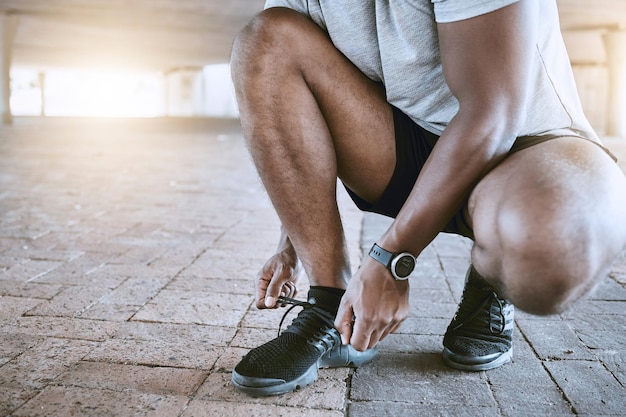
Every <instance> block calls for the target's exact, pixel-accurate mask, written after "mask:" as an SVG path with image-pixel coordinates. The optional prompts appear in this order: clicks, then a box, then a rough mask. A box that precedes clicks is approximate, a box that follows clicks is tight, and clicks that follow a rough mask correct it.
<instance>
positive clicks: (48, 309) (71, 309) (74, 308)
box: [27, 286, 111, 317]
mask: <svg viewBox="0 0 626 417" xmlns="http://www.w3.org/2000/svg"><path fill="white" fill-rule="evenodd" d="M110 292H111V290H109V289H108V288H103V287H83V286H79V287H66V288H65V289H63V290H62V291H61V292H60V293H59V294H57V295H56V296H55V297H54V298H52V299H51V300H45V301H40V302H39V303H38V304H37V306H35V307H33V308H32V309H30V310H29V311H28V312H27V315H29V316H52V317H79V316H80V315H81V314H82V313H83V312H84V311H85V310H86V309H87V308H89V307H90V306H92V305H93V304H95V303H96V302H97V301H98V300H99V299H101V298H102V297H104V296H105V295H107V294H109V293H110Z"/></svg>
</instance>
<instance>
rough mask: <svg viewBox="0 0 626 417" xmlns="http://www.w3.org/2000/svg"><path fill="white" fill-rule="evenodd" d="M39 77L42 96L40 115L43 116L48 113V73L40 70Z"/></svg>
mask: <svg viewBox="0 0 626 417" xmlns="http://www.w3.org/2000/svg"><path fill="white" fill-rule="evenodd" d="M37 77H38V79H39V95H40V98H41V112H40V115H41V116H42V117H43V116H45V115H46V73H45V72H43V71H40V72H39V73H38V74H37Z"/></svg>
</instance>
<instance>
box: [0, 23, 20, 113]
mask: <svg viewBox="0 0 626 417" xmlns="http://www.w3.org/2000/svg"><path fill="white" fill-rule="evenodd" d="M17 24H18V17H17V16H14V15H8V14H0V124H11V122H12V121H13V117H12V115H11V58H12V55H13V40H14V39H15V32H16V31H17Z"/></svg>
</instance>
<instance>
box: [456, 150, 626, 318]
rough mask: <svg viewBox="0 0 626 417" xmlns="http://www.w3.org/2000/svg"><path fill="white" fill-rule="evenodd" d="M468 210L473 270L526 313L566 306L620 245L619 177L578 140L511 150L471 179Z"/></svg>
mask: <svg viewBox="0 0 626 417" xmlns="http://www.w3.org/2000/svg"><path fill="white" fill-rule="evenodd" d="M468 208H469V215H470V219H471V223H472V225H473V228H474V232H475V237H476V240H475V244H474V247H473V250H472V262H473V263H474V266H475V268H476V269H477V271H478V272H479V273H480V274H481V275H483V276H484V277H485V278H486V279H487V280H488V281H489V282H490V283H492V284H493V285H494V286H495V287H496V288H499V289H500V290H501V291H502V293H503V294H504V295H505V296H507V297H509V298H510V299H511V301H512V302H513V303H514V304H515V305H517V306H518V307H519V308H521V309H523V310H526V311H528V312H531V313H536V314H553V313H558V312H560V311H562V310H563V309H565V308H567V307H568V306H569V305H570V304H571V303H572V302H573V301H575V300H576V299H578V298H580V297H581V296H583V295H585V294H586V293H587V292H589V290H591V289H592V288H593V287H594V286H595V284H596V283H598V282H599V281H600V280H601V279H602V278H603V277H604V276H605V275H606V273H607V272H608V269H609V267H610V265H611V263H612V262H613V261H614V259H615V257H616V256H617V255H618V254H619V253H621V252H622V251H623V250H624V249H626V222H624V219H623V216H624V213H626V179H625V177H624V175H623V173H622V172H621V171H620V170H619V168H618V167H617V165H616V164H615V163H614V162H613V161H612V160H611V159H610V158H609V157H608V156H607V155H606V153H605V152H604V151H602V150H601V149H600V148H599V147H597V146H596V145H594V144H592V143H590V142H588V141H585V140H582V139H576V138H560V139H554V140H551V141H548V142H544V143H542V144H539V145H535V146H532V147H530V148H527V149H525V150H522V151H519V152H517V153H515V154H513V155H511V156H510V157H508V158H507V159H506V160H505V161H504V162H502V163H501V164H500V165H499V166H498V167H496V168H495V169H494V170H493V171H491V172H490V173H489V174H488V175H487V176H486V177H485V178H483V180H482V181H481V182H480V183H479V184H478V186H477V187H476V188H475V190H474V191H473V193H472V195H471V197H470V201H469V205H468Z"/></svg>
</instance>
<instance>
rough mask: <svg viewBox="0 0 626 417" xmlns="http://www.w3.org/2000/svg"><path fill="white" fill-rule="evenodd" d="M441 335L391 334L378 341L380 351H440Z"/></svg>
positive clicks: (441, 346) (441, 347)
mask: <svg viewBox="0 0 626 417" xmlns="http://www.w3.org/2000/svg"><path fill="white" fill-rule="evenodd" d="M442 342H443V337H441V336H439V335H437V336H435V335H421V334H391V335H389V336H387V337H386V338H385V339H384V340H383V341H382V342H380V343H379V345H378V348H379V349H380V351H381V352H385V353H389V352H394V353H441V351H442V349H443V345H442Z"/></svg>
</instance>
